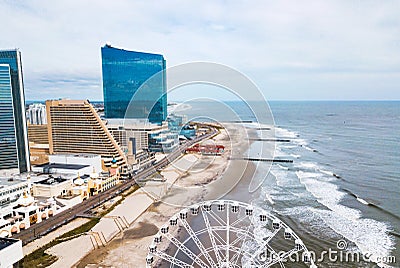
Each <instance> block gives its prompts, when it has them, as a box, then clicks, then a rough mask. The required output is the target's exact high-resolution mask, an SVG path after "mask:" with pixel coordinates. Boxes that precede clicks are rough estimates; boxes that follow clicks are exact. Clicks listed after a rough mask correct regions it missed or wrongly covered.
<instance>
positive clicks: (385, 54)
mask: <svg viewBox="0 0 400 268" xmlns="http://www.w3.org/2000/svg"><path fill="white" fill-rule="evenodd" d="M300 2H301V3H300ZM399 14H400V1H265V0H260V1H249V0H247V1H183V0H182V1H175V0H169V1H162V2H161V1H145V0H144V1H134V0H125V1H119V0H112V1H111V0H110V1H99V0H97V1H95V0H93V1H85V0H79V1H78V0H77V1H72V0H57V1H54V0H31V1H24V0H0V18H1V21H2V26H1V27H0V36H1V38H0V48H3V49H6V48H15V47H18V48H20V49H21V51H22V57H23V68H24V69H23V70H24V79H25V91H26V98H27V100H44V99H49V98H60V97H68V98H74V99H77V98H88V99H91V100H101V99H102V88H101V58H100V47H101V46H103V45H104V44H105V42H107V41H109V42H111V44H112V45H114V46H116V47H121V48H125V49H130V50H137V51H146V52H154V53H161V54H163V55H164V56H165V58H166V60H167V66H168V67H170V66H174V65H177V64H180V63H185V62H191V61H211V62H218V63H222V64H226V65H228V66H231V67H233V68H235V69H237V70H239V71H241V72H243V73H244V74H246V75H247V76H248V77H250V78H251V79H252V80H253V81H254V82H255V83H256V84H257V85H258V86H259V88H260V89H261V90H262V91H263V93H264V94H265V96H266V97H267V99H269V100H331V99H334V100H342V99H346V100H347V99H356V100H358V99H397V100H399V99H400V16H399ZM182 94H183V93H182ZM191 94H192V93H191ZM177 98H179V96H177Z"/></svg>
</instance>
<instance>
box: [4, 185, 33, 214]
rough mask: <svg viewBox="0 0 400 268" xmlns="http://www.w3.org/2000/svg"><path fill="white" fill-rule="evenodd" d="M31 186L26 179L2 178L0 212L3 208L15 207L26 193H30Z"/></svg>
mask: <svg viewBox="0 0 400 268" xmlns="http://www.w3.org/2000/svg"><path fill="white" fill-rule="evenodd" d="M31 186H32V185H31V183H30V180H28V179H26V178H25V179H22V178H13V177H9V178H7V177H6V178H0V212H1V209H2V208H5V207H8V206H13V205H15V204H16V201H17V200H18V198H19V197H20V196H22V195H23V193H24V192H30V189H31ZM0 216H1V215H0Z"/></svg>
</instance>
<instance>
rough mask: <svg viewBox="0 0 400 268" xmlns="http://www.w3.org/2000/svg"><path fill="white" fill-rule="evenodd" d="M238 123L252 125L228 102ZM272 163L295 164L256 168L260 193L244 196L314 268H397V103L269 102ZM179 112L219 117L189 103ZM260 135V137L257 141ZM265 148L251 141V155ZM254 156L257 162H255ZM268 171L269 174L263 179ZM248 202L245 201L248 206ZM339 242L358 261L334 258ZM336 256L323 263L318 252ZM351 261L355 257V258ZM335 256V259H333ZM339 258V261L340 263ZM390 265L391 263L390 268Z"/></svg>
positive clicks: (241, 106)
mask: <svg viewBox="0 0 400 268" xmlns="http://www.w3.org/2000/svg"><path fill="white" fill-rule="evenodd" d="M225 105H227V106H229V107H230V108H231V109H233V110H234V111H235V112H236V113H237V114H238V117H239V118H240V119H241V120H246V121H247V120H248V121H255V118H254V116H253V115H252V114H251V113H250V111H249V109H248V108H246V106H245V105H244V104H243V103H241V102H226V103H225ZM269 105H270V107H271V111H272V114H273V117H274V121H275V126H276V129H275V134H276V137H277V138H280V139H282V140H285V142H277V143H276V152H275V157H276V158H281V159H290V160H293V163H279V164H278V163H276V164H273V165H272V167H271V169H270V170H269V164H268V163H262V162H260V163H259V164H258V167H257V171H256V176H259V177H260V178H262V177H265V176H266V174H268V175H267V177H266V179H265V181H264V182H263V184H262V187H261V190H260V191H258V192H256V193H253V194H251V193H243V195H246V196H248V199H249V200H248V202H250V201H251V202H256V203H257V204H258V205H261V206H263V207H264V208H265V209H267V210H269V211H271V212H272V213H274V214H275V215H276V216H278V217H280V218H281V219H282V220H283V221H284V222H286V223H287V224H288V225H290V227H291V228H292V229H293V230H294V231H295V232H296V233H297V234H298V235H299V236H300V237H301V238H302V239H303V241H304V242H305V244H306V245H307V247H308V249H309V250H311V251H314V252H315V254H316V258H317V259H318V258H319V259H320V260H317V264H318V266H319V267H376V264H375V263H374V262H368V261H366V260H368V259H369V260H374V261H375V262H380V261H381V260H384V261H386V264H382V263H380V266H385V265H386V266H385V267H400V264H399V262H400V250H399V249H398V248H399V233H400V206H399V204H400V183H399V181H400V166H399V163H400V102H396V101H376V102H375V101H310V102H306V101H304V102H283V101H282V102H270V103H269ZM190 106H191V107H192V108H191V109H189V110H187V111H185V112H184V113H186V114H187V116H188V118H189V119H190V118H191V115H192V114H191V113H193V115H196V116H198V115H199V114H200V112H199V111H200V110H206V111H207V113H208V114H213V113H218V111H217V110H218V109H219V108H218V106H217V108H215V107H216V106H215V105H214V104H213V103H207V102H191V103H190ZM262 131H265V130H258V132H260V133H259V134H260V135H261V134H262V133H261V132H262ZM261 146H265V141H264V142H263V141H255V142H254V143H253V144H252V148H250V150H249V154H250V156H251V152H252V151H256V150H252V149H254V148H260V147H261ZM255 157H256V156H255ZM268 171H269V172H268ZM250 199H251V200H250ZM338 241H340V242H342V243H345V247H346V250H347V251H346V252H354V253H356V254H358V255H357V257H358V258H360V260H358V259H357V258H355V257H353V258H348V257H346V258H344V257H343V256H339V252H341V251H340V250H339V249H341V248H343V244H341V245H340V248H338V245H337V244H338ZM329 249H330V250H331V251H335V250H336V252H337V253H336V255H332V256H331V257H328V256H327V255H324V254H323V253H324V252H326V251H329ZM354 256H356V255H354ZM335 257H336V259H335ZM340 258H342V259H341V260H340ZM395 261H396V262H395Z"/></svg>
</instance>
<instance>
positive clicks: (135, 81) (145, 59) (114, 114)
mask: <svg viewBox="0 0 400 268" xmlns="http://www.w3.org/2000/svg"><path fill="white" fill-rule="evenodd" d="M101 56H102V71H103V93H104V112H105V117H106V118H141V119H143V118H147V119H149V121H150V122H152V123H158V124H160V123H161V122H162V121H164V120H165V119H166V117H167V95H166V80H165V79H166V78H165V60H164V57H163V56H162V55H158V54H151V53H143V52H136V51H128V50H124V49H118V48H114V47H111V46H110V45H106V46H104V47H102V48H101ZM155 74H157V75H156V76H154V77H153V75H155ZM150 77H153V78H152V79H151V82H150V83H145V82H146V81H147V80H148V79H149V78H150ZM140 87H142V88H141V89H140V94H136V95H135V93H137V91H138V89H139V88H140ZM134 95H135V98H134V105H131V106H129V103H130V101H131V99H132V97H133V96H134ZM128 106H129V112H128V113H127V112H126V111H127V108H128Z"/></svg>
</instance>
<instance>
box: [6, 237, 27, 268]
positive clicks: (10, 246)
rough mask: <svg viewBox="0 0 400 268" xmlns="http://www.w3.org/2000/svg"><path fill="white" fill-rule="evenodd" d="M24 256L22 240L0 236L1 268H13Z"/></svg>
mask: <svg viewBox="0 0 400 268" xmlns="http://www.w3.org/2000/svg"><path fill="white" fill-rule="evenodd" d="M23 257H24V254H23V252H22V241H21V240H17V239H11V238H0V268H11V267H13V266H14V264H17V263H18V262H19V261H20V260H22V258H23Z"/></svg>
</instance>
